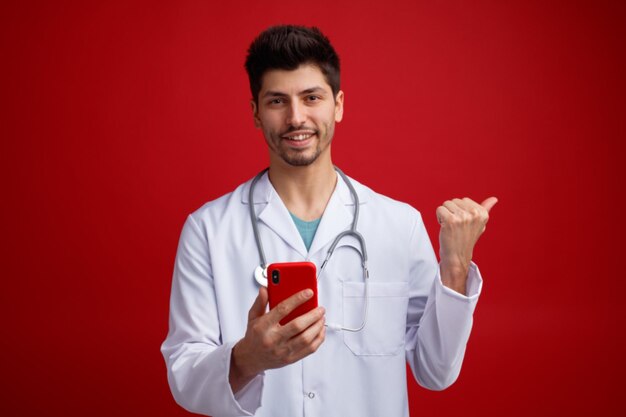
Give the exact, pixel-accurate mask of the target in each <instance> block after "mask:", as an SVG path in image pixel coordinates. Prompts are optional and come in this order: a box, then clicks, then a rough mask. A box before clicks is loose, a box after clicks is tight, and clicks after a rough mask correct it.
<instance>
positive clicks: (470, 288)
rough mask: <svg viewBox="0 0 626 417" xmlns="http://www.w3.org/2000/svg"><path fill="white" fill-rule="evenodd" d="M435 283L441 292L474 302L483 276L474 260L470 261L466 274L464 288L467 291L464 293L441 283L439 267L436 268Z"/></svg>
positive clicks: (480, 289)
mask: <svg viewBox="0 0 626 417" xmlns="http://www.w3.org/2000/svg"><path fill="white" fill-rule="evenodd" d="M435 285H436V286H437V287H439V290H440V291H439V292H441V293H443V294H446V295H448V296H451V297H454V298H457V299H459V300H465V301H474V302H475V301H477V300H478V296H479V295H480V293H481V291H482V288H483V278H482V276H481V275H480V271H479V270H478V266H477V265H476V264H475V263H474V262H471V261H470V267H469V272H468V274H467V283H466V284H465V288H466V291H467V293H466V295H463V294H460V293H458V292H456V291H454V290H453V289H451V288H448V287H446V286H445V285H443V283H442V282H441V272H440V269H439V268H437V278H436V279H435Z"/></svg>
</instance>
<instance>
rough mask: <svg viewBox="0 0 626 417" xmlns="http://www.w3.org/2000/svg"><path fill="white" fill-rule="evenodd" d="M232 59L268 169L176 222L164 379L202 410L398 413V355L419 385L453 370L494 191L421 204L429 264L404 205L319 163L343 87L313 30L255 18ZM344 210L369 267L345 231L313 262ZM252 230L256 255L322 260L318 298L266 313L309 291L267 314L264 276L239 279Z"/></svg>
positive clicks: (341, 225)
mask: <svg viewBox="0 0 626 417" xmlns="http://www.w3.org/2000/svg"><path fill="white" fill-rule="evenodd" d="M246 69H247V71H248V75H249V77H250V86H251V90H252V96H253V99H252V102H251V105H252V112H253V117H254V123H255V125H256V126H257V127H258V128H259V129H261V130H262V131H263V135H264V136H265V140H266V142H267V146H268V149H269V156H270V158H269V159H270V163H269V165H270V168H269V171H268V173H264V174H263V175H262V176H260V177H259V178H258V181H254V188H253V190H252V192H251V186H252V183H253V181H248V182H247V183H245V184H242V185H241V186H239V187H238V188H237V189H236V190H235V191H233V192H232V193H230V194H228V195H225V196H223V197H221V198H219V199H217V200H215V201H212V202H209V203H207V204H205V205H204V206H203V207H201V208H200V209H199V210H197V211H196V212H194V213H193V214H191V215H190V216H189V218H188V219H187V222H186V223H185V226H184V228H183V231H182V235H181V239H180V244H179V247H178V253H177V257H176V263H175V269H174V277H173V285H172V296H171V310H170V331H169V334H168V336H167V339H166V340H165V342H164V343H163V346H162V352H163V355H164V357H165V361H166V363H167V368H168V379H169V383H170V387H171V390H172V393H173V395H174V397H175V399H176V401H177V402H178V403H179V404H180V405H182V406H183V407H184V408H186V409H188V410H190V411H193V412H197V413H202V414H208V415H212V416H214V417H220V416H243V415H246V416H249V415H254V416H274V417H275V416H290V417H293V416H304V415H315V416H408V403H407V390H406V367H405V364H406V362H407V361H408V363H409V364H410V366H411V369H412V371H413V375H414V376H415V378H416V379H417V381H418V382H419V383H420V384H421V385H423V386H425V387H427V388H430V389H437V390H439V389H444V388H446V387H447V386H449V385H450V384H452V383H453V382H454V381H455V379H456V378H457V376H458V374H459V372H460V369H461V363H462V360H463V355H464V352H465V345H466V343H467V340H468V338H469V334H470V329H471V325H472V314H473V311H474V308H475V305H476V302H477V299H478V295H479V293H480V288H481V284H482V280H481V278H480V274H479V272H478V269H477V268H476V266H475V265H474V264H473V263H472V262H471V257H472V250H473V247H474V245H475V243H476V241H477V240H478V238H479V236H480V234H481V233H482V232H483V230H484V229H485V224H486V222H487V219H488V211H489V210H490V209H491V207H493V205H494V204H495V203H496V201H497V200H496V199H495V198H493V197H492V198H490V199H487V200H485V202H483V203H482V204H477V203H475V202H474V201H472V200H470V199H462V200H460V199H454V200H451V201H446V202H445V203H444V204H443V205H442V206H441V207H439V208H438V209H437V217H438V219H439V222H440V224H441V231H440V236H439V238H440V246H441V250H440V257H441V260H440V263H439V264H437V260H436V257H435V254H434V253H433V249H432V245H431V243H430V240H429V238H428V235H427V233H426V230H425V228H424V225H423V223H422V220H421V217H420V214H419V213H418V212H417V211H416V210H415V209H413V208H412V207H410V206H408V205H406V204H403V203H400V202H396V201H393V200H391V199H389V198H386V197H384V196H382V195H380V194H377V193H375V192H374V191H372V190H371V189H369V188H367V187H366V186H364V185H361V184H359V183H358V182H356V181H354V180H351V179H349V178H347V177H344V176H342V175H339V174H338V171H336V170H335V168H334V166H333V163H332V160H331V142H332V139H333V135H334V129H335V123H336V122H339V121H341V119H342V116H343V103H344V93H343V92H342V91H341V90H340V85H339V59H338V57H337V54H336V53H335V51H334V50H333V48H332V46H331V45H330V43H329V41H328V39H327V38H326V37H325V36H324V35H323V34H322V33H321V32H319V31H318V30H317V29H314V28H313V29H310V28H304V27H294V26H279V27H273V28H270V29H268V30H267V31H265V32H263V33H261V34H260V35H259V37H258V38H257V39H256V40H255V41H254V42H253V43H252V45H251V46H250V49H249V51H248V57H247V60H246ZM351 187H354V191H352V189H351ZM354 193H356V195H355V194H354ZM357 205H358V207H357ZM251 206H252V207H251ZM251 208H252V211H251ZM357 209H358V211H357ZM357 212H358V216H359V217H358V224H357V225H356V230H357V231H358V232H359V233H360V234H361V236H362V237H363V239H364V241H365V243H366V245H367V254H368V256H369V259H368V262H367V267H368V271H369V278H365V277H364V275H365V274H364V269H363V265H362V264H363V262H362V259H363V258H362V256H363V254H364V253H365V250H364V248H363V246H362V245H361V243H360V242H359V239H358V238H356V237H355V236H354V235H350V236H346V237H345V238H344V239H342V240H340V241H339V243H338V244H337V246H336V248H335V249H334V252H333V255H332V257H331V258H330V260H329V261H328V262H327V263H324V261H325V259H326V258H327V253H328V250H329V248H330V247H331V246H332V244H333V241H334V240H335V237H336V236H337V235H339V234H341V233H342V232H345V231H346V230H350V229H351V225H352V223H353V220H354V217H355V215H356V214H357ZM251 220H252V221H251ZM253 223H256V224H257V225H258V237H257V238H258V240H259V241H260V242H257V238H255V232H254V231H253ZM313 236H314V237H313ZM259 244H260V245H262V247H263V248H264V252H265V255H266V256H267V263H273V262H296V261H305V260H307V261H310V262H313V263H314V264H316V266H317V269H318V272H319V271H320V268H321V267H322V264H324V269H323V272H319V277H318V283H317V285H318V293H319V305H320V307H318V308H317V309H314V310H311V311H309V312H308V313H306V314H303V315H301V316H299V317H298V318H296V319H294V320H292V321H291V322H289V323H287V324H285V325H280V324H279V322H280V320H281V319H282V318H283V317H285V316H286V315H287V314H288V313H289V312H291V311H292V310H293V309H294V308H295V307H297V306H298V305H300V304H301V303H303V302H304V301H306V300H307V299H308V298H309V297H310V296H311V293H310V291H301V292H300V293H297V294H296V295H294V296H292V297H291V298H289V299H287V300H286V301H284V302H283V303H281V304H280V305H279V306H277V307H276V308H275V309H272V310H270V311H269V312H268V311H267V304H268V294H267V290H266V288H264V287H263V286H261V287H259V285H258V284H257V282H256V281H255V280H254V279H253V275H254V274H253V272H254V271H255V268H257V267H258V265H259V263H261V262H262V261H261V260H260V259H259V250H258V246H259ZM366 279H367V280H368V281H367V282H368V284H367V286H366V284H365V280H366ZM363 321H365V325H364V326H363V327H362V329H360V330H357V329H354V328H358V327H359V325H360V324H361V323H362V322H363ZM350 328H352V330H356V331H351V330H348V329H350Z"/></svg>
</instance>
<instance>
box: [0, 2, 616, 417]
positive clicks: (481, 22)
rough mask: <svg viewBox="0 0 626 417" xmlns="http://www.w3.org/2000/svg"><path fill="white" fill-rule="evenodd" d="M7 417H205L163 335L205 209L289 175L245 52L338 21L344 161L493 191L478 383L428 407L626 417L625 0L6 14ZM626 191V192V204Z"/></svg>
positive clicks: (474, 377) (51, 8) (4, 10)
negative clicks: (253, 88) (176, 268)
mask: <svg viewBox="0 0 626 417" xmlns="http://www.w3.org/2000/svg"><path fill="white" fill-rule="evenodd" d="M0 7H1V9H0V31H1V38H0V42H1V52H2V53H1V60H2V64H1V65H0V71H1V80H2V87H1V91H0V100H1V104H2V112H0V114H1V115H0V120H1V123H0V129H1V131H0V133H1V137H2V151H1V158H2V161H1V165H0V169H1V170H2V173H1V178H2V183H3V184H2V195H3V198H2V204H1V210H2V212H1V214H2V236H3V238H2V248H1V249H2V250H1V256H2V289H1V290H0V301H1V304H0V309H1V311H0V314H1V316H2V323H3V325H2V338H1V340H2V342H1V346H2V380H3V382H2V387H3V388H2V389H1V390H0V396H1V398H0V414H2V415H64V416H71V415H89V416H96V415H97V416H99V415H102V416H105V415H107V416H108V415H124V416H130V415H154V416H157V415H163V416H165V415H167V416H174V415H185V414H186V412H185V411H183V410H182V409H180V408H179V407H178V406H177V405H176V404H175V403H174V401H173V399H172V398H171V395H170V394H169V390H168V387H167V382H166V375H165V367H164V363H163V359H162V357H161V355H160V353H159V345H160V343H161V342H162V340H163V339H164V337H165V335H166V331H167V315H168V298H169V288H170V280H171V272H172V265H173V260H174V255H175V250H176V245H177V240H178V236H179V233H180V229H181V227H182V224H183V221H184V219H185V217H186V215H187V214H188V213H189V212H191V211H193V210H195V209H196V208H197V207H199V206H200V205H201V204H202V203H204V202H205V201H208V200H211V199H214V198H216V197H218V196H220V195H221V194H223V193H226V192H228V191H230V190H232V189H233V188H234V187H235V186H236V185H238V184H239V183H241V182H243V181H245V180H247V179H248V178H250V177H251V176H253V175H254V174H255V173H256V172H257V171H259V170H260V169H261V168H263V167H264V166H265V164H266V163H267V157H266V151H265V145H264V142H263V139H262V136H261V134H260V132H258V131H257V130H255V129H254V128H253V124H252V118H251V115H250V109H249V102H248V101H249V98H250V93H249V91H248V86H247V78H246V75H245V72H244V70H243V60H244V56H245V51H246V48H247V46H248V44H249V42H250V41H251V40H252V38H253V37H254V36H255V35H256V34H257V33H258V32H259V31H261V30H262V29H264V28H266V27H267V26H269V25H271V24H277V23H298V24H306V25H317V26H319V27H320V28H321V29H322V30H323V31H325V33H326V34H327V35H328V36H329V37H330V39H331V41H332V42H333V43H334V45H335V47H336V49H337V50H338V51H339V53H340V55H341V58H342V64H343V73H342V80H343V85H342V87H343V89H344V91H345V93H346V112H345V118H344V121H343V122H342V123H341V124H340V125H339V126H338V129H337V132H336V135H335V142H334V146H333V154H334V160H335V162H336V163H337V164H338V165H339V166H341V167H342V168H343V169H344V171H346V172H347V173H348V174H349V175H351V176H353V177H354V178H356V179H358V180H360V181H362V182H364V183H366V184H368V185H370V186H371V187H372V188H374V189H375V190H377V191H379V192H381V193H383V194H387V195H389V196H391V197H393V198H396V199H400V200H404V201H407V202H409V203H410V204H412V205H413V206H415V207H417V208H418V209H419V210H420V211H421V212H422V213H423V215H424V218H425V221H426V226H427V228H428V230H429V233H430V235H431V238H432V239H433V242H434V244H435V245H436V244H437V233H438V228H437V223H436V219H435V214H434V213H435V209H436V207H437V206H438V205H439V204H440V203H441V202H443V201H444V200H446V199H449V198H452V197H464V196H470V197H473V198H475V199H478V200H482V199H483V198H485V197H487V196H489V195H496V196H497V197H499V199H500V202H499V203H498V205H496V207H495V208H494V210H493V212H492V218H491V221H490V223H489V227H488V229H487V232H486V234H485V235H484V236H483V237H482V238H481V240H480V242H479V245H478V247H477V249H476V251H475V254H474V255H475V260H476V262H477V263H478V264H479V266H480V267H481V270H482V272H483V275H484V278H485V287H484V292H483V295H482V297H481V300H480V303H479V305H478V309H477V311H476V316H475V319H476V320H475V327H474V331H473V334H472V337H471V339H470V342H469V346H468V351H467V355H466V360H465V365H464V368H463V371H462V373H461V376H460V378H459V380H458V381H457V383H456V384H455V385H454V386H452V387H451V388H450V389H448V390H446V391H444V392H430V391H426V390H424V389H421V388H419V387H417V386H416V384H415V383H414V382H413V380H412V378H411V381H410V407H411V411H412V414H413V415H435V414H436V415H439V416H457V415H464V416H529V415H534V416H553V415H557V414H558V415H560V414H562V415H570V416H585V415H601V416H618V415H624V413H625V412H626V408H625V406H624V402H623V399H622V396H623V395H622V387H623V382H622V380H623V374H624V371H625V370H626V369H625V368H626V367H625V363H624V360H623V355H624V348H625V343H624V329H625V326H624V324H625V315H624V313H623V310H622V307H621V305H620V300H622V299H623V298H624V296H623V293H624V291H625V290H626V284H625V283H624V273H623V272H622V271H623V269H622V268H620V267H621V266H622V261H623V259H624V257H623V255H622V253H623V248H624V244H623V235H624V219H623V214H622V210H623V208H624V196H623V188H621V187H623V185H622V186H619V184H623V177H624V175H623V170H622V167H621V166H620V165H622V164H623V163H624V152H623V149H624V146H623V144H622V142H623V141H624V139H626V137H625V136H626V135H625V133H626V132H625V129H624V127H625V126H624V114H625V105H624V100H625V99H624V97H626V95H625V93H626V89H625V81H624V74H626V68H625V59H624V55H625V51H626V48H625V46H626V45H625V29H624V27H625V24H626V11H625V7H624V2H621V1H614V2H605V1H588V2H572V1H559V2H557V1H519V2H502V1H472V2H463V1H430V2H415V1H406V2H398V1H371V2H370V1H360V2H340V1H315V2H284V3H279V2H276V3H274V2H269V1H262V2H252V1H251V2H242V1H235V0H231V1H228V2H219V3H218V2H215V3H213V2H208V1H206V2H201V1H193V2H192V1H176V2H150V1H147V2H103V1H90V2H64V1H50V2H39V3H34V2H18V1H14V2H6V1H5V2H3V3H2V6H0ZM620 190H622V191H620Z"/></svg>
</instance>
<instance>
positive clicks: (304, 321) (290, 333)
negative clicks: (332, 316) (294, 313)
mask: <svg viewBox="0 0 626 417" xmlns="http://www.w3.org/2000/svg"><path fill="white" fill-rule="evenodd" d="M325 313H326V311H325V310H324V307H317V308H314V309H313V310H311V311H309V312H308V313H304V314H303V315H301V316H299V317H296V318H295V319H293V320H291V321H290V322H289V323H287V324H285V325H284V326H283V328H282V329H281V330H282V332H283V335H284V336H285V337H288V338H292V337H294V336H296V335H298V334H300V333H302V332H304V331H306V330H307V329H308V328H309V327H311V326H313V325H314V324H315V323H317V322H318V321H319V320H322V319H323V318H324V314H325Z"/></svg>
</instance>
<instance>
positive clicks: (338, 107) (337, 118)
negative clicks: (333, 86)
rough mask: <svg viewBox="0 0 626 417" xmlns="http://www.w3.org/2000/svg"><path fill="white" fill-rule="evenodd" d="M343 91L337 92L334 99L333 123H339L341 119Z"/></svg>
mask: <svg viewBox="0 0 626 417" xmlns="http://www.w3.org/2000/svg"><path fill="white" fill-rule="evenodd" d="M343 100H344V94H343V91H341V90H339V92H338V93H337V96H336V97H335V122H340V121H341V119H343Z"/></svg>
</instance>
